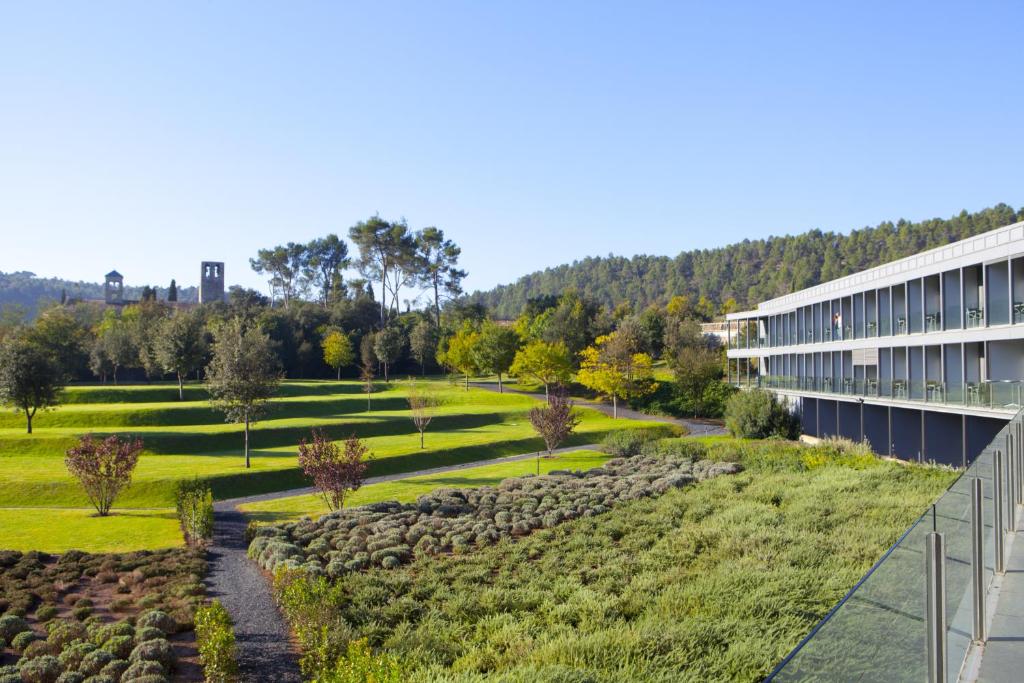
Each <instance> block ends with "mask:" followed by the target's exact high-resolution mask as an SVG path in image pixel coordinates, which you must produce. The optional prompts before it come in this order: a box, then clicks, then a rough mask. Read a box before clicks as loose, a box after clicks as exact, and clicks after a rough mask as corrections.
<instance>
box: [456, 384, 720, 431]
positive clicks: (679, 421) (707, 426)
mask: <svg viewBox="0 0 1024 683" xmlns="http://www.w3.org/2000/svg"><path fill="white" fill-rule="evenodd" d="M469 385H470V386H471V387H477V388H478V389H487V390H488V391H494V392H497V391H498V385H497V384H496V383H493V382H470V383H469ZM505 393H509V394H522V395H523V396H530V397H531V398H536V399H538V400H541V401H543V400H545V397H544V394H541V393H534V392H531V391H521V390H519V389H509V388H508V387H505ZM573 403H575V404H576V405H578V406H585V407H587V408H593V409H594V410H597V411H600V412H602V413H604V414H605V415H611V414H612V412H613V411H612V407H611V406H610V405H608V404H607V403H601V402H599V401H591V400H589V399H585V398H574V399H573ZM618 412H619V417H624V418H626V419H628V420H644V421H647V422H663V423H665V424H672V425H678V426H680V427H686V428H687V429H688V430H689V431H690V434H692V435H694V436H724V435H725V434H727V433H728V432H726V431H725V427H723V426H722V425H720V424H718V423H717V422H713V421H711V420H696V419H695V420H690V419H686V418H679V417H666V416H664V415H648V414H647V413H641V412H640V411H639V410H633V409H632V408H624V407H621V406H620V407H619V411H618Z"/></svg>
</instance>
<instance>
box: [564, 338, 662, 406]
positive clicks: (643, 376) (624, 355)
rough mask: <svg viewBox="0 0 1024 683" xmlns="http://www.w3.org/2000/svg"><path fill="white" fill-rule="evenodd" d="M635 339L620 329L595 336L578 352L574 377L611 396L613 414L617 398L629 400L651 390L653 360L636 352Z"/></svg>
mask: <svg viewBox="0 0 1024 683" xmlns="http://www.w3.org/2000/svg"><path fill="white" fill-rule="evenodd" d="M636 348H637V345H636V340H634V339H631V338H630V337H629V336H628V335H626V334H622V333H620V332H612V333H611V334H606V335H603V336H600V337H598V338H597V339H595V340H594V344H593V346H588V347H587V348H585V349H583V351H581V352H580V369H579V371H578V372H577V373H576V381H577V382H579V383H580V384H582V385H583V386H585V387H587V388H589V389H593V390H594V391H596V392H597V393H599V394H601V395H603V396H607V397H609V398H611V400H612V417H618V416H619V399H620V398H621V399H623V400H627V401H628V400H629V399H631V398H639V397H641V396H646V395H647V394H649V393H651V392H652V391H654V389H655V387H656V385H655V382H654V373H653V371H652V369H651V368H652V365H653V364H654V361H653V360H652V359H651V357H650V356H649V355H648V354H646V353H638V352H636Z"/></svg>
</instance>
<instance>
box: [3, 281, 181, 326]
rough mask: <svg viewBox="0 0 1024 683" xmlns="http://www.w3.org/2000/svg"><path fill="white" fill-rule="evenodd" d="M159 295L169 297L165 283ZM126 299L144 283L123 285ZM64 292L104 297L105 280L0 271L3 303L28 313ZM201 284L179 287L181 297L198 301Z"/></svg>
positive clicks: (70, 295) (136, 296) (72, 295)
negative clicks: (85, 280)
mask: <svg viewBox="0 0 1024 683" xmlns="http://www.w3.org/2000/svg"><path fill="white" fill-rule="evenodd" d="M154 289H156V291H157V298H158V299H161V300H164V299H166V298H167V288H166V287H155V288H154ZM124 291H125V294H124V296H125V298H126V299H139V298H141V296H142V287H129V286H126V287H125V288H124ZM62 292H66V293H67V297H68V298H69V299H102V298H103V284H102V283H98V282H72V281H71V280H61V279H60V278H55V277H50V278H41V277H37V276H36V274H35V273H30V272H28V271H19V272H16V273H3V272H0V307H4V306H8V305H12V304H13V305H17V306H21V307H23V308H25V309H26V310H27V311H28V313H29V315H30V316H32V315H34V314H35V311H36V308H37V307H38V306H39V305H40V304H44V303H46V302H49V301H60V300H61V294H62ZM198 300H199V288H198V287H181V286H179V287H178V301H198Z"/></svg>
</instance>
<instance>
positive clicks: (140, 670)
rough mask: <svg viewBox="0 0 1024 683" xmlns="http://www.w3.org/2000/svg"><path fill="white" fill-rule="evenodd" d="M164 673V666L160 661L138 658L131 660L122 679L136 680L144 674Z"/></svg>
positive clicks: (159, 674)
mask: <svg viewBox="0 0 1024 683" xmlns="http://www.w3.org/2000/svg"><path fill="white" fill-rule="evenodd" d="M151 675H158V676H163V675H164V667H163V666H162V665H161V664H160V663H159V662H154V661H149V660H145V659H142V660H138V661H135V662H131V663H129V665H128V668H127V669H125V671H124V673H123V674H122V676H121V680H122V681H135V680H138V679H139V678H142V677H143V676H151Z"/></svg>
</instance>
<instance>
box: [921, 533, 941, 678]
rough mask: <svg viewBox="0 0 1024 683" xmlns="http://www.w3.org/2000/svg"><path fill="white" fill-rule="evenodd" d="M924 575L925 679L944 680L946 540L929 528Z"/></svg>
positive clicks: (926, 540)
mask: <svg viewBox="0 0 1024 683" xmlns="http://www.w3.org/2000/svg"><path fill="white" fill-rule="evenodd" d="M925 548H926V550H925V572H926V577H927V579H926V580H927V583H926V586H927V592H928V596H927V605H926V613H925V615H926V621H925V624H926V626H927V629H928V681H929V683H946V542H945V538H944V537H943V535H942V534H941V533H939V532H937V531H932V532H930V533H929V534H928V536H927V537H926V539H925Z"/></svg>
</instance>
